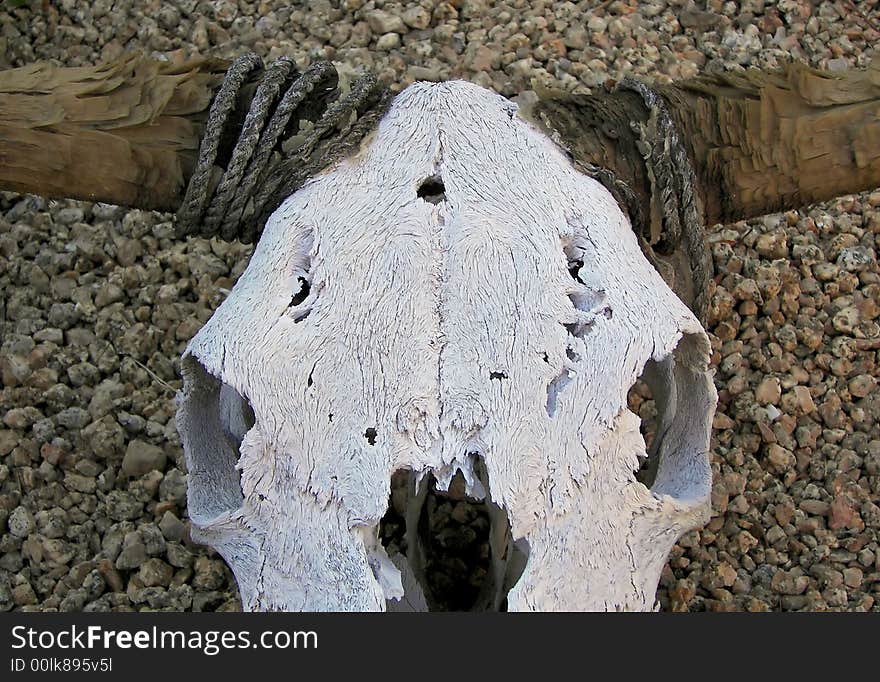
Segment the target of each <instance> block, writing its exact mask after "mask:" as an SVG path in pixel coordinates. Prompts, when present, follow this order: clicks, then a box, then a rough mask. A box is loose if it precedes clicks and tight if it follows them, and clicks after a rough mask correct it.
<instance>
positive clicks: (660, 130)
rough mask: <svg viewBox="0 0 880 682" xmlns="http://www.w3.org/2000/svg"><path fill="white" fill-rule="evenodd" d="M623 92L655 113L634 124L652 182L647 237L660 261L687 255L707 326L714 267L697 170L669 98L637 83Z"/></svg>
mask: <svg viewBox="0 0 880 682" xmlns="http://www.w3.org/2000/svg"><path fill="white" fill-rule="evenodd" d="M617 87H618V89H624V90H631V91H633V92H635V93H637V94H638V95H639V96H640V97H641V98H642V101H643V102H644V103H645V106H646V107H647V109H648V112H649V116H648V120H647V121H646V122H644V123H637V122H632V123H631V125H632V127H633V130H634V131H635V132H636V133H638V135H639V142H638V143H637V146H638V147H639V151H640V152H641V154H642V157H643V158H644V160H645V166H646V168H647V171H648V179H649V181H650V183H651V205H650V211H649V229H650V234H649V235H643V238H645V239H646V240H648V242H649V243H650V244H655V246H654V247H653V252H655V253H656V254H659V255H660V256H662V255H667V254H672V253H674V252H676V251H678V250H679V249H681V250H682V251H683V253H684V255H685V257H686V258H687V262H688V266H689V268H690V270H691V279H692V282H691V284H692V287H693V292H692V293H693V300H692V303H691V309H692V310H693V312H694V314H695V315H696V316H697V318H699V320H700V321H701V322H703V323H705V321H706V313H707V311H708V308H709V282H710V281H711V278H712V272H713V266H712V257H711V254H710V253H709V248H708V245H707V243H706V233H705V218H704V215H703V210H702V206H701V205H700V203H699V201H698V200H697V192H696V184H697V176H696V173H695V171H694V167H693V165H692V164H691V160H690V157H689V156H688V153H687V150H686V149H685V147H684V145H683V144H682V142H681V140H680V139H679V136H678V132H677V130H676V127H675V122H674V121H673V119H672V116H671V114H670V113H669V110H668V108H667V106H666V102H665V101H664V100H663V98H662V97H661V96H660V95H659V94H658V93H657V92H656V91H654V90H653V89H651V88H650V87H649V86H648V85H646V84H645V83H642V82H641V81H638V80H635V79H634V78H629V77H627V78H624V79H622V80H621V81H620V83H619V84H618V85H617ZM649 248H651V247H649ZM652 255H654V254H653V253H652ZM654 266H655V267H657V264H656V262H655V263H654ZM658 269H659V268H658Z"/></svg>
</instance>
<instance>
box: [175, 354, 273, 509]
mask: <svg viewBox="0 0 880 682" xmlns="http://www.w3.org/2000/svg"><path fill="white" fill-rule="evenodd" d="M181 373H182V374H183V391H182V397H181V399H180V409H179V410H178V424H177V425H178V431H179V432H180V436H181V440H182V441H183V448H184V452H185V454H186V463H187V477H188V485H187V496H188V499H187V507H188V510H189V515H190V517H191V518H192V519H193V521H194V522H196V523H198V524H200V525H204V524H207V523H209V522H210V521H211V520H212V519H215V518H216V517H217V516H219V515H221V514H223V513H227V512H230V511H233V510H235V509H238V508H239V507H241V505H242V503H243V501H244V495H243V493H242V487H241V472H240V471H239V470H238V468H237V464H238V460H239V458H240V456H241V452H240V446H241V442H242V440H243V439H244V436H245V434H246V433H247V432H248V431H249V430H250V429H251V428H252V427H253V426H254V423H255V419H254V411H253V408H252V407H251V405H250V403H249V402H248V401H247V400H246V399H245V398H244V397H243V396H242V395H240V394H239V393H238V391H236V390H235V388H233V387H232V386H230V385H229V384H226V383H225V382H223V381H222V380H221V379H219V378H217V377H215V376H214V375H213V374H211V373H210V372H209V371H208V370H207V369H206V368H205V366H204V365H203V364H202V363H201V362H199V360H198V359H197V358H196V357H195V356H193V355H191V354H187V355H185V356H184V357H183V360H182V362H181Z"/></svg>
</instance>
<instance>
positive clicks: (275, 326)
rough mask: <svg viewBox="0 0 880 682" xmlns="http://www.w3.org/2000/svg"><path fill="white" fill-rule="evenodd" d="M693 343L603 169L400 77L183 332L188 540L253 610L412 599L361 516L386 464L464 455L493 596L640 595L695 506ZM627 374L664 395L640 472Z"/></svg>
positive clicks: (439, 466)
mask: <svg viewBox="0 0 880 682" xmlns="http://www.w3.org/2000/svg"><path fill="white" fill-rule="evenodd" d="M708 361H709V342H708V339H707V337H706V335H705V333H704V332H703V330H702V328H701V326H700V324H699V322H698V321H697V319H696V318H695V317H694V315H693V314H692V313H691V312H690V311H689V310H688V308H687V307H686V306H685V305H684V304H683V303H682V302H681V301H680V300H679V299H678V298H677V297H676V296H675V294H673V292H672V291H671V290H670V289H669V287H667V286H666V284H665V283H664V282H663V280H662V279H661V277H660V276H659V275H658V274H657V272H656V271H655V270H654V269H653V268H652V267H651V265H650V264H649V262H648V261H647V260H646V259H645V257H644V256H643V254H642V252H641V250H640V248H639V244H638V242H637V239H636V237H635V235H634V234H633V231H632V229H631V227H630V224H629V222H628V220H627V219H626V217H625V216H624V215H623V213H622V212H621V210H620V208H619V207H618V205H617V204H616V203H615V201H614V199H613V198H612V197H611V195H610V194H609V193H608V192H607V191H606V190H605V189H604V188H603V187H602V186H601V185H599V184H598V183H597V182H595V181H594V180H592V179H590V178H588V177H586V176H584V175H582V174H580V173H579V172H577V171H576V170H575V169H574V167H573V166H572V164H571V162H570V161H569V160H568V158H567V157H566V155H565V154H564V153H563V152H562V151H561V150H560V149H559V148H558V147H556V146H555V145H554V144H553V143H552V142H551V141H550V140H549V139H548V138H547V137H546V136H545V135H543V134H542V133H541V132H539V131H538V130H537V129H535V128H533V127H532V126H531V125H530V124H528V123H527V122H525V121H523V120H522V119H521V118H520V117H519V116H518V115H517V113H516V105H515V104H513V103H511V102H510V101H508V100H506V99H504V98H502V97H500V96H498V95H496V94H493V93H491V92H489V91H487V90H484V89H481V88H479V87H477V86H475V85H471V84H468V83H463V82H446V83H439V84H429V83H417V84H415V85H412V86H411V87H409V88H407V89H406V90H405V91H404V92H403V93H401V94H400V95H398V96H397V98H396V99H395V100H394V102H393V104H392V106H391V108H390V109H389V111H388V113H387V114H386V115H385V117H384V118H383V119H382V121H381V123H380V125H379V127H378V129H377V131H376V132H375V133H374V134H373V136H372V137H371V138H370V139H368V140H367V141H366V143H365V144H364V146H363V148H362V151H361V152H360V153H359V154H358V155H357V156H356V157H354V158H351V159H348V160H346V161H344V162H342V163H341V164H339V165H337V166H336V167H334V168H332V169H330V170H328V171H327V172H325V173H324V174H323V175H321V176H319V177H316V178H313V179H312V180H311V181H310V182H308V183H307V184H306V185H305V186H304V187H303V188H302V189H301V190H299V191H298V192H297V193H296V194H294V195H293V196H292V197H290V198H289V199H288V200H287V201H286V202H285V203H284V204H283V205H282V206H281V207H280V208H279V209H278V210H277V211H276V212H275V213H274V215H273V216H272V218H271V219H270V221H269V223H268V224H267V226H266V228H265V231H264V232H263V235H262V238H261V240H260V242H259V244H258V245H257V247H256V250H255V252H254V255H253V257H252V260H251V262H250V264H249V266H248V268H247V270H246V271H245V272H244V274H243V275H242V276H241V278H240V279H239V281H238V283H237V284H236V286H235V288H234V289H233V290H232V292H231V293H230V295H229V296H228V298H227V299H226V300H225V301H224V302H223V303H222V305H221V306H220V307H219V308H218V310H217V311H216V313H215V314H214V316H213V317H212V318H211V319H210V320H209V321H208V323H207V324H206V325H205V326H204V328H203V329H202V330H201V331H200V332H199V333H198V334H197V335H196V336H195V338H193V340H192V342H191V343H190V345H189V347H188V349H187V352H186V354H185V356H184V358H183V361H182V372H183V376H184V380H185V381H184V389H183V392H182V396H181V403H180V410H179V417H178V425H179V429H180V432H181V435H182V438H183V442H184V446H185V450H186V456H187V463H188V467H189V479H188V480H189V514H190V517H191V519H192V522H193V526H194V534H195V536H196V537H197V538H198V539H200V540H201V541H203V542H205V543H207V544H209V545H211V546H213V547H215V548H216V549H217V551H219V552H220V554H221V555H222V556H223V557H224V558H225V559H226V561H227V562H228V564H229V565H230V566H231V568H232V570H233V571H234V573H235V576H236V579H237V581H238V584H239V588H240V591H241V596H242V601H243V605H244V608H245V609H247V610H290V611H295V610H381V609H384V608H385V607H386V603H387V604H388V605H389V606H392V607H393V606H395V605H397V604H399V602H398V601H397V600H400V599H401V597H403V602H404V603H406V604H409V605H413V604H423V599H422V597H421V595H420V594H418V592H419V589H420V588H419V586H418V578H419V574H420V568H419V567H418V566H417V565H413V564H417V563H418V559H417V557H414V556H413V555H410V556H409V557H408V560H407V558H404V557H400V556H397V557H394V559H393V560H392V559H390V558H389V557H388V556H387V554H386V552H385V549H384V548H383V546H382V544H381V543H380V542H379V540H378V538H377V527H378V524H379V521H380V519H381V518H382V517H383V515H384V514H385V512H386V508H387V506H388V501H389V489H390V481H391V478H392V475H393V474H394V472H397V471H401V470H406V471H409V472H411V473H412V478H413V480H414V481H416V482H418V481H419V480H420V479H424V477H425V476H427V474H428V473H430V474H432V475H433V476H434V477H435V478H436V480H437V481H438V485H439V486H441V487H442V486H446V485H448V484H449V482H450V480H451V479H452V477H453V475H454V474H456V472H458V471H460V472H461V473H462V474H463V476H464V478H465V480H466V482H467V486H468V491H469V494H470V495H472V496H474V497H479V496H481V495H486V496H488V499H490V500H491V503H492V508H493V509H494V510H495V513H494V514H493V531H492V536H493V538H495V540H493V542H492V549H493V552H494V553H495V556H493V564H494V566H495V570H493V573H494V580H495V587H494V590H495V595H494V597H493V598H492V599H490V603H489V606H488V607H489V608H492V607H497V606H498V605H499V604H500V603H501V599H502V598H503V597H504V596H505V594H506V597H507V608H508V609H509V610H620V609H629V610H646V609H651V608H653V607H654V600H655V591H656V587H657V582H658V580H659V575H660V571H661V569H662V567H663V564H664V562H665V561H666V557H667V554H668V552H669V550H670V548H671V547H672V545H673V543H674V542H675V540H676V539H677V538H678V537H679V536H680V535H681V534H682V533H683V532H685V531H686V530H689V529H690V528H693V527H694V526H696V525H698V524H700V523H702V522H703V521H704V520H705V517H706V513H707V508H708V504H707V503H708V497H709V491H710V484H711V475H710V468H709V461H708V446H709V429H710V421H711V416H712V412H713V410H714V405H715V401H716V395H715V390H714V387H713V384H712V381H711V377H710V374H709V372H708ZM640 376H644V378H645V380H646V381H647V382H648V383H649V385H650V386H651V388H652V390H653V394H654V396H655V398H656V399H657V402H658V405H660V406H661V409H660V414H659V417H658V429H657V435H656V437H655V438H654V441H653V445H652V449H651V452H650V453H649V454H650V456H651V457H653V458H656V460H657V461H658V468H657V473H656V478H655V481H654V482H653V485H652V487H651V488H650V489H649V488H648V487H646V486H645V485H643V484H642V483H640V482H639V481H638V480H637V479H636V476H635V474H634V471H635V470H636V469H638V467H639V458H640V457H644V456H645V455H646V446H645V440H644V438H643V437H642V435H641V434H640V431H639V418H638V417H637V416H636V415H635V414H633V413H632V412H631V411H630V410H629V409H628V408H627V392H628V390H629V389H630V387H631V386H633V384H634V383H635V382H636V381H637V379H638V378H639V377H640ZM419 490H423V487H422V488H420V489H415V490H414V493H413V498H412V499H413V503H414V504H417V503H418V502H419V499H420V498H421V499H423V493H420V492H419ZM505 536H506V537H507V538H508V540H509V541H508V540H505V539H504V538H505ZM499 538H500V539H499ZM413 554H417V552H415V551H414V552H413ZM515 563H519V566H518V567H517V568H516V570H515V571H513V570H512V569H511V566H512V565H513V564H515ZM514 574H515V575H514ZM511 575H513V576H514V577H513V578H511ZM514 581H515V584H512V583H513V582H514ZM508 591H509V593H508ZM404 592H406V594H405V595H404Z"/></svg>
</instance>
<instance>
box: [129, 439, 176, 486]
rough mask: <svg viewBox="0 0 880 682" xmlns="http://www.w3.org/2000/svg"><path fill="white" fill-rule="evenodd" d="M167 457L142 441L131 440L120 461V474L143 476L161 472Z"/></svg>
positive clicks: (161, 450) (160, 449) (158, 448)
mask: <svg viewBox="0 0 880 682" xmlns="http://www.w3.org/2000/svg"><path fill="white" fill-rule="evenodd" d="M167 460H168V457H167V455H166V454H165V451H164V450H163V449H162V448H160V447H157V446H155V445H151V444H150V443H145V442H144V441H142V440H133V441H131V442H130V443H129V444H128V447H127V448H126V450H125V457H123V459H122V473H124V474H125V475H126V476H131V477H137V476H143V475H144V474H146V473H148V472H150V471H162V470H163V469H164V468H165V463H166V462H167Z"/></svg>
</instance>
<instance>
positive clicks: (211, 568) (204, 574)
mask: <svg viewBox="0 0 880 682" xmlns="http://www.w3.org/2000/svg"><path fill="white" fill-rule="evenodd" d="M224 569H225V566H224V564H223V562H222V561H218V560H216V559H209V558H208V557H204V556H200V557H199V558H197V559H196V562H195V566H194V575H193V581H192V584H193V587H194V588H196V589H197V590H217V589H220V588H221V587H222V586H223V583H224V582H225V581H226V574H225V570H224Z"/></svg>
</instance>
